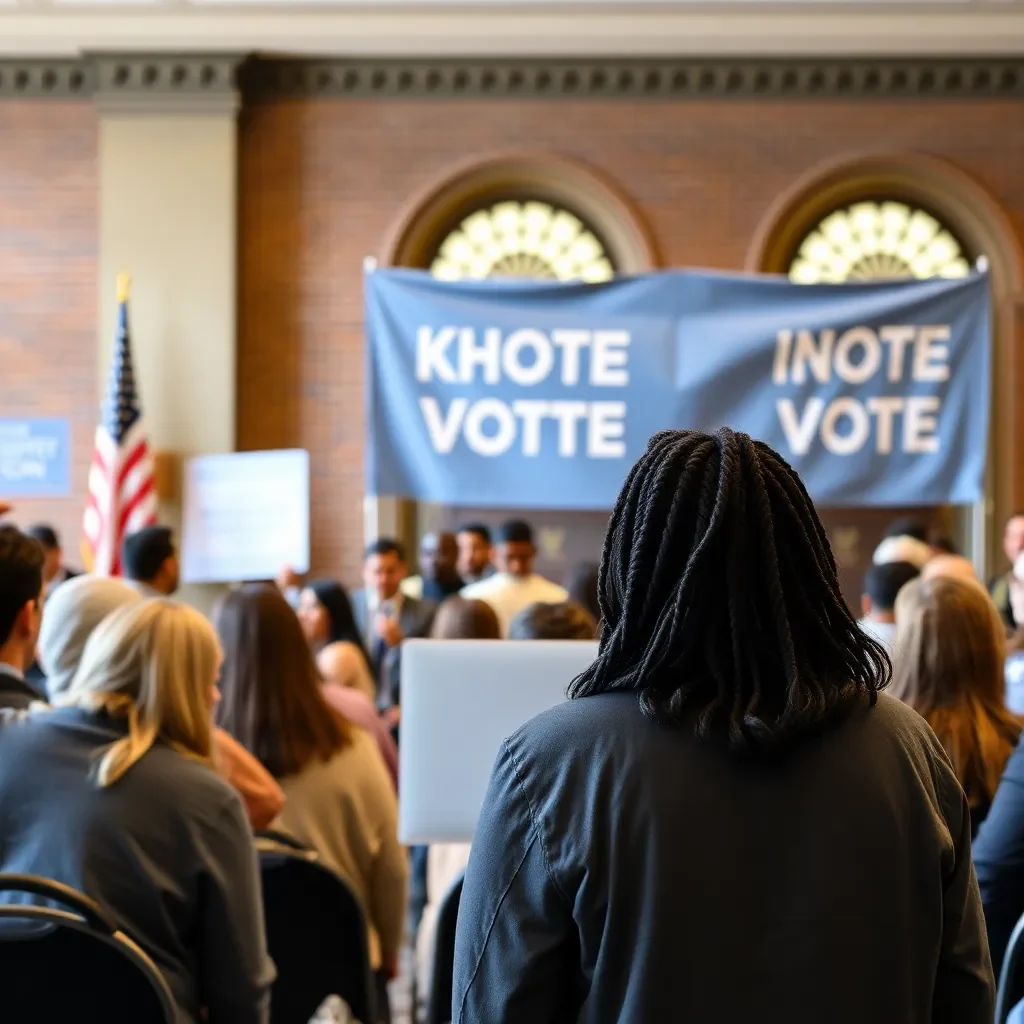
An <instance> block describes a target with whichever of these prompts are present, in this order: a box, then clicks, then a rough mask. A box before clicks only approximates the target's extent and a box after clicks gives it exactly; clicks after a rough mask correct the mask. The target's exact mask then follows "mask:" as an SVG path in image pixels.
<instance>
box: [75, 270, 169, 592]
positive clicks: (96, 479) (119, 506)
mask: <svg viewBox="0 0 1024 1024" xmlns="http://www.w3.org/2000/svg"><path fill="white" fill-rule="evenodd" d="M117 302H118V309H117V340H116V341H115V343H114V353H113V359H112V361H111V366H110V377H109V379H108V381H107V393H106V396H105V397H104V400H103V409H102V411H101V414H100V423H99V426H98V427H97V428H96V448H95V451H94V452H93V457H92V466H91V467H90V469H89V501H88V504H87V505H86V509H85V520H84V523H83V528H84V533H85V542H84V554H85V560H86V565H87V567H88V568H89V570H90V571H91V572H94V573H95V574H96V575H98V576H120V575H121V541H122V540H123V539H124V537H125V535H126V534H129V533H134V532H135V531H136V530H139V529H141V528H142V527H143V526H148V525H150V524H151V523H154V522H155V521H156V492H155V490H154V489H153V456H152V454H151V452H150V450H149V443H148V442H147V440H146V427H145V423H144V422H143V419H142V409H141V407H140V405H139V391H138V388H137V387H136V384H135V372H134V370H133V369H132V350H131V339H130V338H129V336H128V279H127V277H126V276H125V275H121V277H120V278H119V279H118V282H117Z"/></svg>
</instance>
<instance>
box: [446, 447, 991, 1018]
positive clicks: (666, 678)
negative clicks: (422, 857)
mask: <svg viewBox="0 0 1024 1024" xmlns="http://www.w3.org/2000/svg"><path fill="white" fill-rule="evenodd" d="M598 593H599V600H600V606H601V614H602V618H603V620H604V626H603V629H602V632H601V640H600V646H599V649H598V655H597V658H596V660H595V661H594V662H593V664H592V665H591V666H590V667H589V668H587V669H586V670H584V672H583V673H582V674H581V675H580V676H579V677H577V678H576V679H575V680H574V681H573V682H572V683H571V685H570V686H569V696H570V698H571V699H570V700H568V701H567V702H565V703H562V704H560V705H559V706H557V707H555V708H553V709H552V710H551V711H548V712H545V713H544V714H542V715H539V716H538V717H537V718H535V719H533V721H531V722H528V723H527V724H526V725H525V726H523V727H522V728H521V729H520V730H519V731H518V732H517V733H515V734H513V736H512V737H511V738H510V739H508V740H506V741H505V743H504V744H503V747H502V749H501V750H500V751H499V754H498V758H497V762H496V764H495V767H494V772H493V775H492V778H491V784H490V788H489V791H488V793H487V796H486V798H485V800H484V804H483V811H482V813H481V816H480V819H479V824H478V826H477V831H476V834H475V837H474V839H473V849H472V853H471V854H470V859H469V866H468V868H467V871H466V878H465V883H464V888H463V893H462V899H461V902H460V905H459V919H458V932H457V938H456V947H455V973H454V989H453V1002H452V1008H453V1015H452V1019H453V1022H454V1024H513V1022H515V1024H520V1022H522V1021H529V1022H531V1024H542V1022H543V1024H549V1022H552V1024H553V1022H556V1021H559V1022H561V1021H576V1022H579V1024H624V1022H627V1021H628V1022H630V1024H632V1022H634V1021H635V1022H644V1024H646V1022H648V1021H651V1022H653V1021H699V1022H701V1024H710V1022H714V1024H750V1022H752V1021H772V1022H775V1021H785V1022H786V1024H821V1022H822V1021H828V1024H866V1022H868V1021H870V1022H871V1024H991V1021H992V1014H993V990H994V984H993V977H992V968H991V965H990V962H989V954H988V947H987V944H986V940H985V922H984V919H983V917H982V911H981V903H980V900H979V895H978V884H977V881H976V879H975V875H974V869H973V867H972V865H971V814H970V808H969V807H968V804H967V800H966V798H965V796H964V793H963V790H962V789H961V788H960V785H959V783H958V782H957V779H956V776H955V775H954V773H953V769H952V768H951V766H950V763H949V759H948V758H947V757H946V754H945V752H944V751H943V749H942V746H941V744H940V743H939V741H938V740H937V739H936V737H935V734H934V733H933V732H932V731H931V729H930V728H929V727H928V725H927V723H926V722H925V721H924V719H922V718H921V717H920V716H919V715H918V714H917V712H915V711H914V710H912V709H911V708H909V707H907V706H906V705H904V704H902V703H900V702H899V701H897V700H895V699H894V698H892V697H889V696H888V695H886V694H884V693H882V692H881V691H882V690H883V688H884V687H885V686H886V685H887V684H888V682H889V676H890V671H891V666H890V662H889V658H888V656H887V655H886V653H885V651H884V649H883V648H882V646H881V645H880V644H879V643H878V642H877V641H876V640H874V639H872V638H871V637H869V636H867V635H865V634H864V633H863V632H862V630H861V629H860V628H859V627H858V626H857V623H856V621H855V620H854V618H853V616H852V615H851V613H850V611H849V609H848V608H847V606H846V604H845V602H844V601H843V598H842V595H841V593H840V590H839V580H838V577H837V572H836V563H835V559H834V558H833V556H832V552H831V550H830V549H829V545H828V539H827V535H826V533H825V530H824V528H823V527H822V525H821V521H820V520H819V519H818V516H817V513H816V512H815V509H814V505H813V504H812V502H811V500H810V498H809V497H808V494H807V491H806V490H805V488H804V485H803V483H802V481H801V480H800V478H799V477H798V476H797V474H796V473H795V472H794V470H793V469H792V468H791V467H790V466H789V465H787V464H786V463H785V462H784V461H783V460H782V458H781V457H780V456H778V455H777V454H776V453H775V452H774V451H773V450H772V449H771V448H769V447H768V446H767V445H765V444H763V443H762V442H758V441H753V440H752V439H751V438H750V437H748V436H747V435H745V434H737V433H734V432H732V431H731V430H727V429H723V430H721V431H719V432H718V433H717V434H714V435H709V434H703V433H698V432H696V431H665V432H662V433H659V434H656V435H655V436H654V437H653V438H652V439H651V440H650V442H649V443H648V446H647V450H646V452H645V453H644V454H643V455H642V456H641V457H640V459H639V461H638V462H637V464H636V465H635V466H634V467H633V469H632V470H631V472H630V473H629V476H628V477H627V479H626V483H625V485H624V486H623V488H622V491H621V493H620V495H619V498H618V501H617V503H616V505H615V509H614V511H613V512H612V516H611V519H610V521H609V524H608V534H607V538H606V540H605V546H604V556H603V558H602V561H601V569H600V578H599V582H598Z"/></svg>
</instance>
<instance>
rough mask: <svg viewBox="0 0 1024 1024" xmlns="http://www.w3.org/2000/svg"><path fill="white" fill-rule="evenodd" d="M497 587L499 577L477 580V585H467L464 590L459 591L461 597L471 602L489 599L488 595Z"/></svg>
mask: <svg viewBox="0 0 1024 1024" xmlns="http://www.w3.org/2000/svg"><path fill="white" fill-rule="evenodd" d="M497 585H498V578H497V576H488V577H487V578H486V579H482V580H477V581H476V582H475V583H467V584H466V585H465V586H464V587H463V588H462V590H460V591H459V596H460V597H465V598H467V599H469V600H473V599H476V600H480V599H482V598H485V597H487V595H488V594H491V593H493V592H494V589H495V587H496V586H497Z"/></svg>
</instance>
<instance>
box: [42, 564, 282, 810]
mask: <svg viewBox="0 0 1024 1024" xmlns="http://www.w3.org/2000/svg"><path fill="white" fill-rule="evenodd" d="M142 600H143V598H142V596H141V595H140V594H139V592H138V591H137V590H136V589H135V588H134V587H130V586H129V585H128V584H127V583H124V582H122V581H121V580H119V579H109V578H105V577H101V576H78V577H76V578H75V579H71V580H68V581H67V583H64V584H62V585H61V586H60V587H58V588H57V589H56V590H55V591H54V592H53V595H52V597H51V598H50V600H49V601H48V602H47V604H46V614H45V615H44V616H43V625H42V628H41V630H40V632H39V658H40V661H41V662H42V665H43V668H44V670H45V672H46V694H47V697H48V698H49V700H50V703H51V704H62V703H64V698H65V697H66V695H67V691H68V690H69V688H70V687H71V682H72V680H73V679H74V678H75V673H76V672H77V671H78V665H79V662H80V661H81V660H82V652H83V651H84V650H85V645H86V643H87V642H88V640H89V637H90V636H92V634H93V632H94V631H95V630H96V627H97V626H99V624H100V623H101V622H102V621H103V620H104V619H105V618H106V617H107V616H108V615H110V614H111V613H112V612H115V611H117V610H118V609H119V608H124V607H125V606H127V605H133V604H138V603H139V602H141V601H142ZM213 743H214V763H215V765H216V767H217V770H218V771H219V772H220V773H221V775H223V776H224V778H225V779H227V781H228V782H230V783H231V785H232V786H234V787H235V789H237V790H238V792H239V793H240V794H241V796H242V799H243V800H244V801H245V809H246V812H247V813H248V815H249V821H250V823H251V824H252V827H253V828H254V829H261V828H266V827H267V826H268V825H269V824H270V823H271V822H272V821H273V820H274V818H276V817H277V815H278V814H280V813H281V808H282V807H283V806H284V793H283V792H282V790H281V787H280V786H279V785H278V784H277V783H276V782H275V781H274V779H273V777H272V776H271V775H270V773H269V772H268V771H267V770H266V769H265V768H264V767H263V766H262V765H261V764H260V763H259V761H257V760H256V758H255V757H253V756H252V755H251V754H250V753H249V752H248V751H247V750H246V749H245V748H244V747H243V746H242V745H241V744H240V743H238V742H237V741H236V740H235V739H234V738H233V737H232V736H230V735H228V733H226V732H225V731H224V730H223V729H216V730H214V733H213Z"/></svg>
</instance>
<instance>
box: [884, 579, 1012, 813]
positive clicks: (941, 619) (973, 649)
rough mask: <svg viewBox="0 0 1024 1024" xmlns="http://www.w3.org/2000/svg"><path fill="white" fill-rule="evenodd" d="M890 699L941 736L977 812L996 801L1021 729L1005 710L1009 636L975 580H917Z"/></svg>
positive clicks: (905, 609)
mask: <svg viewBox="0 0 1024 1024" xmlns="http://www.w3.org/2000/svg"><path fill="white" fill-rule="evenodd" d="M895 651H896V658H895V665H894V671H893V680H892V688H891V691H890V692H891V693H892V694H893V696H894V697H898V698H899V699H900V700H902V701H903V702H904V703H906V704H909V705H910V707H912V708H914V710H915V711H917V712H918V713H919V714H920V715H921V716H922V717H923V718H924V719H925V720H926V721H927V722H928V724H929V725H930V726H931V727H932V729H933V730H934V732H935V734H936V736H938V738H939V740H940V741H941V743H942V745H943V747H945V749H946V753H947V754H948V755H949V757H950V760H951V761H952V762H953V768H954V770H955V771H956V775H957V778H958V779H959V780H960V784H961V785H962V786H963V788H964V792H965V793H966V794H967V799H968V802H969V803H970V805H971V806H972V807H977V806H979V805H983V804H987V803H989V802H990V801H991V799H992V797H993V795H994V794H995V791H996V786H997V785H998V784H999V779H1000V776H1001V775H1002V773H1003V768H1004V767H1005V766H1006V761H1007V759H1008V758H1009V756H1010V754H1011V753H1012V752H1013V748H1014V747H1015V746H1016V744H1017V739H1018V738H1019V736H1020V732H1021V723H1020V722H1019V721H1018V720H1017V719H1016V718H1015V717H1014V716H1013V715H1011V714H1010V712H1009V711H1008V710H1007V708H1006V697H1005V693H1006V683H1005V674H1004V671H1005V670H1004V663H1005V661H1006V630H1005V628H1004V626H1003V622H1002V619H1001V618H1000V616H999V612H998V611H997V610H996V606H995V605H994V604H993V603H992V599H991V598H990V597H989V596H988V593H987V592H986V591H985V588H984V587H983V586H981V585H980V584H979V583H978V582H977V581H976V580H967V579H960V578H956V577H936V578H934V579H917V580H912V581H911V582H910V583H908V584H906V585H905V586H904V587H903V588H902V590H900V592H899V596H898V597H897V598H896V642H895Z"/></svg>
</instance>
